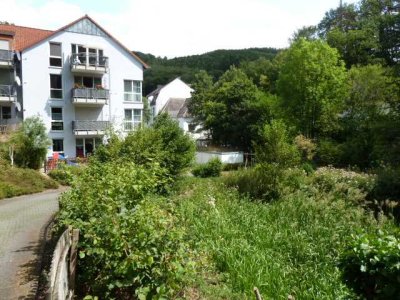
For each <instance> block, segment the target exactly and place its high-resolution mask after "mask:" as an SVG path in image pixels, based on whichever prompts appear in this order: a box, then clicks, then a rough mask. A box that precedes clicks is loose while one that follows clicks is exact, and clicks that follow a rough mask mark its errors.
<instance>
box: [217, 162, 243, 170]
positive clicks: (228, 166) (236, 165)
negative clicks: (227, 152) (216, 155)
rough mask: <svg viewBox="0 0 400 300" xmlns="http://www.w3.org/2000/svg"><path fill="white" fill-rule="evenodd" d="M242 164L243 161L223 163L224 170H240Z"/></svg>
mask: <svg viewBox="0 0 400 300" xmlns="http://www.w3.org/2000/svg"><path fill="white" fill-rule="evenodd" d="M242 166H243V163H234V164H223V165H222V171H235V170H239V169H240V168H241V167H242Z"/></svg>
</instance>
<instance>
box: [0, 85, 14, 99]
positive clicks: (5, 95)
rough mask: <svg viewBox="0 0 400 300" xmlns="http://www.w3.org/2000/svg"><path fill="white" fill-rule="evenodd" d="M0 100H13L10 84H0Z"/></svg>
mask: <svg viewBox="0 0 400 300" xmlns="http://www.w3.org/2000/svg"><path fill="white" fill-rule="evenodd" d="M0 101H7V102H8V101H15V94H14V91H13V86H12V85H5V84H0Z"/></svg>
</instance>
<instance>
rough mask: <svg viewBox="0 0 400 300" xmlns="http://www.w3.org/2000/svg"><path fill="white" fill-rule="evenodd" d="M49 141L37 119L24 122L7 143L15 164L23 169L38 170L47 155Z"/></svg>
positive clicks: (42, 124) (33, 118) (43, 126)
mask: <svg viewBox="0 0 400 300" xmlns="http://www.w3.org/2000/svg"><path fill="white" fill-rule="evenodd" d="M49 144H50V140H49V138H48V137H47V133H46V127H45V125H44V123H43V121H42V120H41V119H40V118H39V117H31V118H27V119H26V120H24V122H23V123H22V125H21V126H20V127H19V128H18V129H17V131H15V132H14V133H13V134H12V135H11V138H10V141H9V143H8V146H9V147H12V148H13V151H14V158H13V159H14V161H15V163H16V164H17V165H18V166H20V167H23V168H31V169H35V170H36V169H39V168H40V167H41V166H42V164H43V162H44V160H45V158H46V153H47V146H48V145H49Z"/></svg>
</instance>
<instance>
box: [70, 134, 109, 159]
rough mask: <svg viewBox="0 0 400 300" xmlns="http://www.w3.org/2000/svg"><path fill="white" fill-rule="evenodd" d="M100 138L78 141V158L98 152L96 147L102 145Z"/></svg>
mask: <svg viewBox="0 0 400 300" xmlns="http://www.w3.org/2000/svg"><path fill="white" fill-rule="evenodd" d="M102 144H103V143H102V141H101V139H100V138H84V139H76V156H77V157H86V156H88V155H90V154H92V153H93V151H94V150H96V147H99V146H100V145H102Z"/></svg>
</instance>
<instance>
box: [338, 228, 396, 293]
mask: <svg viewBox="0 0 400 300" xmlns="http://www.w3.org/2000/svg"><path fill="white" fill-rule="evenodd" d="M399 249H400V235H399V233H398V232H396V233H393V232H385V231H379V232H378V233H377V234H374V235H371V234H369V235H368V234H362V235H360V236H357V237H355V238H354V240H353V241H352V243H351V244H350V245H349V246H348V248H347V249H346V251H345V252H344V254H343V255H342V259H341V265H342V266H343V268H344V278H345V280H346V281H347V282H348V283H349V284H350V285H351V286H352V288H353V289H354V290H356V291H357V292H358V293H359V294H363V295H365V296H366V297H367V298H368V299H396V298H397V297H398V296H399V295H400V284H399V283H400V280H399V278H400V251H399Z"/></svg>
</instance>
